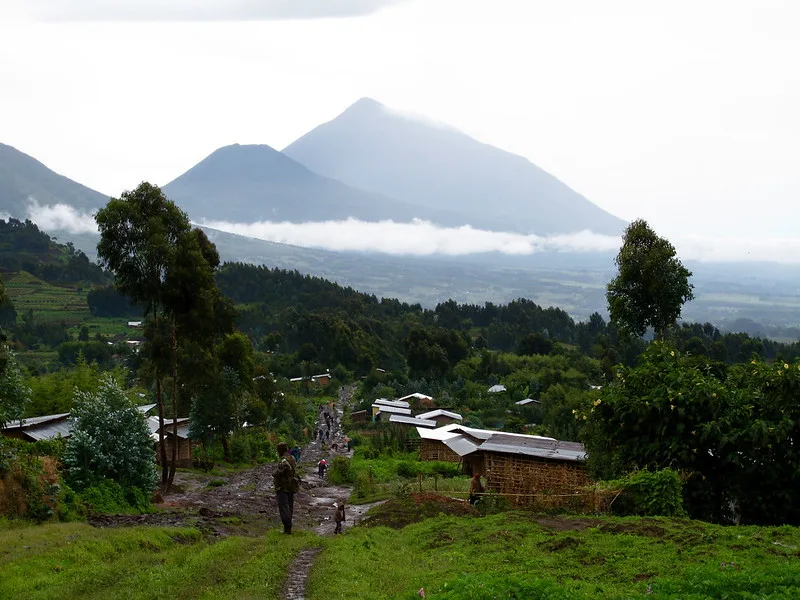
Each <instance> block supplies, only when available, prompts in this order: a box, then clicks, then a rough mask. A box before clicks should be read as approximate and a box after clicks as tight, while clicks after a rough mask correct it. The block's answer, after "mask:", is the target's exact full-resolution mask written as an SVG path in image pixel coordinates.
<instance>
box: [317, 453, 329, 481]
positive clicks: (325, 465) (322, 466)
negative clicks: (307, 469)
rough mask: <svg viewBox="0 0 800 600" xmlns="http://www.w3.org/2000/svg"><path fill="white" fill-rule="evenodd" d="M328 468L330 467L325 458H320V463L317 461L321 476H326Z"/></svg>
mask: <svg viewBox="0 0 800 600" xmlns="http://www.w3.org/2000/svg"><path fill="white" fill-rule="evenodd" d="M327 468H328V463H327V462H326V461H325V459H324V458H323V459H322V460H320V461H319V463H317V469H318V471H317V472H318V473H319V476H320V478H322V477H325V471H326V469H327Z"/></svg>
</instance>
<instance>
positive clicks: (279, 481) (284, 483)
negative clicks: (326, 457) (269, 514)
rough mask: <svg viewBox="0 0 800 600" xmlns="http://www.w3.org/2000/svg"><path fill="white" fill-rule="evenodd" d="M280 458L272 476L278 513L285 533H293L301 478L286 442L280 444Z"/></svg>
mask: <svg viewBox="0 0 800 600" xmlns="http://www.w3.org/2000/svg"><path fill="white" fill-rule="evenodd" d="M278 457H279V460H278V464H277V466H276V467H275V472H274V473H273V474H272V478H273V480H274V482H275V495H276V497H277V500H278V512H279V513H280V516H281V522H282V523H283V533H292V514H293V512H294V495H295V493H296V492H297V491H298V490H299V489H300V478H299V477H298V476H297V472H296V471H295V461H294V457H293V456H292V455H291V454H289V446H288V445H287V444H286V443H285V442H280V443H279V444H278Z"/></svg>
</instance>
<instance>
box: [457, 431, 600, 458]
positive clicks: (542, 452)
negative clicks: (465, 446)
mask: <svg viewBox="0 0 800 600" xmlns="http://www.w3.org/2000/svg"><path fill="white" fill-rule="evenodd" d="M525 437H527V438H529V439H523V438H521V437H520V436H518V435H517V436H514V435H510V434H506V433H498V434H495V435H493V436H492V437H491V438H489V439H488V440H487V441H485V442H484V443H482V444H481V445H480V449H481V450H482V451H484V452H502V453H505V454H523V455H526V456H536V457H539V458H547V459H551V460H569V461H583V460H586V449H585V448H584V447H583V444H579V443H577V442H561V441H558V440H552V439H550V440H548V439H543V438H534V437H533V436H525ZM445 443H446V442H445Z"/></svg>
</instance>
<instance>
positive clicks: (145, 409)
mask: <svg viewBox="0 0 800 600" xmlns="http://www.w3.org/2000/svg"><path fill="white" fill-rule="evenodd" d="M155 407H156V405H155V404H143V405H142V406H137V407H136V409H137V410H138V411H139V412H140V413H146V412H149V411H151V410H153V409H154V408H155Z"/></svg>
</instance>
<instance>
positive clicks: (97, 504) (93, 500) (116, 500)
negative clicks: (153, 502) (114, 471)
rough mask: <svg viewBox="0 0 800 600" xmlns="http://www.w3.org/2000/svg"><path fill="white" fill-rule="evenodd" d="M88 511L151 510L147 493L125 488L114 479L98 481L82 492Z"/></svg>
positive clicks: (124, 511) (126, 511)
mask: <svg viewBox="0 0 800 600" xmlns="http://www.w3.org/2000/svg"><path fill="white" fill-rule="evenodd" d="M80 497H81V500H82V502H83V504H84V505H85V506H86V509H87V510H88V511H89V512H94V513H129V512H145V511H147V510H149V508H150V500H149V498H148V497H147V493H146V492H144V491H142V490H141V489H139V488H136V487H129V488H124V487H122V486H121V485H120V484H119V483H117V482H116V481H114V480H112V479H103V480H100V481H96V482H95V483H94V484H93V485H92V486H90V487H87V488H86V489H84V490H82V491H81V492H80Z"/></svg>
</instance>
